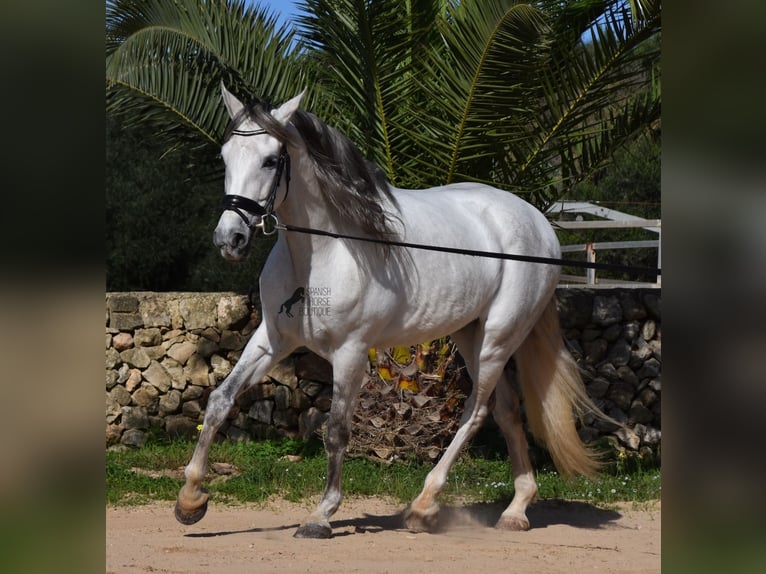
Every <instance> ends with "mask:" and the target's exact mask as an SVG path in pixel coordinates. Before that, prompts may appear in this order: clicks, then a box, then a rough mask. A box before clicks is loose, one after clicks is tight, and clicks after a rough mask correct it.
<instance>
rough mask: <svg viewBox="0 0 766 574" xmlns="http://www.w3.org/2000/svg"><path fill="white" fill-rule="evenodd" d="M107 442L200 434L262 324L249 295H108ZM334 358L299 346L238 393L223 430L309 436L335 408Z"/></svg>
mask: <svg viewBox="0 0 766 574" xmlns="http://www.w3.org/2000/svg"><path fill="white" fill-rule="evenodd" d="M106 303H107V315H106V321H107V328H106V442H107V445H113V444H118V443H119V444H123V445H128V446H134V447H140V446H142V445H143V444H144V443H145V442H146V439H147V438H148V436H149V434H151V433H154V434H156V435H158V436H169V437H176V436H194V435H196V434H197V432H198V425H200V424H202V422H203V417H204V409H205V406H206V404H207V400H208V397H209V396H210V393H211V392H212V391H213V389H214V388H215V387H216V386H217V385H218V384H220V382H221V381H223V380H224V379H225V378H226V376H227V375H228V374H229V373H230V372H231V370H232V368H233V366H234V365H235V364H236V362H237V360H238V359H239V357H240V355H241V352H242V349H243V348H244V346H245V344H246V343H247V340H248V338H249V336H250V335H251V334H252V331H253V330H254V328H255V327H256V326H257V317H256V316H255V313H253V312H251V310H250V307H249V305H248V301H247V298H246V297H244V296H241V295H235V294H231V293H223V294H220V293H218V294H216V293H204V294H203V293H185V294H174V293H165V294H155V293H119V294H109V295H107V301H106ZM331 380H332V376H331V369H330V367H329V365H328V364H327V363H326V362H324V361H322V360H321V359H319V358H318V357H316V356H315V355H313V354H310V353H296V354H294V355H293V356H291V357H290V358H289V359H287V360H286V361H284V362H283V363H281V364H280V365H279V366H278V367H277V368H276V369H274V370H273V371H272V372H271V373H270V374H269V376H267V377H265V378H264V379H263V380H262V381H260V382H259V383H258V384H256V385H255V386H254V387H253V388H252V389H251V390H250V391H248V392H246V393H245V394H243V395H242V396H240V397H239V398H238V399H237V402H236V405H235V406H234V408H233V409H232V410H231V412H230V414H229V418H228V420H227V421H226V423H225V424H224V425H223V426H222V428H221V429H220V431H219V432H220V433H221V436H222V437H228V438H231V439H235V440H241V439H246V438H249V437H250V436H258V437H271V436H277V435H287V436H296V435H298V434H303V435H306V436H308V435H309V434H311V433H313V432H314V431H315V430H316V429H317V428H319V426H321V424H322V423H323V422H324V420H325V419H326V417H327V414H326V413H327V411H329V408H330V397H331V386H330V382H331Z"/></svg>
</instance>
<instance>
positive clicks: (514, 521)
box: [495, 516, 529, 532]
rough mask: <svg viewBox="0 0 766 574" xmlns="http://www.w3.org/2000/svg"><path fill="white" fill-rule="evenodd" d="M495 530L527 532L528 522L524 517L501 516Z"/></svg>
mask: <svg viewBox="0 0 766 574" xmlns="http://www.w3.org/2000/svg"><path fill="white" fill-rule="evenodd" d="M495 528H498V529H500V530H513V531H515V532H521V531H524V530H529V520H527V517H526V516H501V517H500V520H498V521H497V524H495Z"/></svg>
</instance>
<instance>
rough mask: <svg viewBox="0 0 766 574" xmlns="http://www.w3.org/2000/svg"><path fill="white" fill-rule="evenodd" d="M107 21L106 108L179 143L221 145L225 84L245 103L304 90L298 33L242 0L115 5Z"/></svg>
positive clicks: (149, 0)
mask: <svg viewBox="0 0 766 574" xmlns="http://www.w3.org/2000/svg"><path fill="white" fill-rule="evenodd" d="M106 24H107V37H106V55H107V57H106V90H107V91H106V94H107V111H108V112H110V113H119V114H121V115H123V117H125V118H127V119H129V120H130V121H132V122H134V123H143V124H147V123H149V124H152V125H154V126H155V127H156V129H157V134H158V137H164V138H166V139H167V141H168V142H169V143H171V142H172V143H173V144H174V145H182V146H191V147H197V148H198V147H206V146H209V145H211V144H215V146H217V145H218V144H219V143H220V138H221V135H222V133H223V130H224V127H225V125H226V121H227V117H226V114H225V111H224V108H223V106H222V105H221V101H220V93H219V85H220V81H221V80H223V81H225V82H226V84H227V86H229V87H230V89H231V90H232V91H234V92H235V93H237V94H238V95H239V96H240V97H242V98H243V99H246V100H251V99H254V98H257V99H261V100H267V101H282V100H283V99H287V98H288V97H291V96H292V95H294V94H295V93H296V92H297V91H300V89H302V86H301V83H302V82H301V75H300V73H299V69H298V67H297V66H295V65H291V60H293V59H294V58H295V55H294V52H293V48H292V39H293V33H292V32H291V31H290V30H288V29H287V28H280V27H278V26H277V22H276V18H275V17H274V16H273V15H272V14H271V13H269V12H268V11H267V10H264V9H261V8H257V7H250V6H248V5H247V4H246V3H245V2H244V1H243V0H230V1H224V2H204V1H202V0H114V1H110V2H107V17H106Z"/></svg>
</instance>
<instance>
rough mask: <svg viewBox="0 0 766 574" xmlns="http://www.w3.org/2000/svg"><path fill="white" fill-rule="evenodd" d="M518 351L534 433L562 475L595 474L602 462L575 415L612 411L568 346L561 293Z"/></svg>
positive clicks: (552, 301) (553, 299) (525, 399)
mask: <svg viewBox="0 0 766 574" xmlns="http://www.w3.org/2000/svg"><path fill="white" fill-rule="evenodd" d="M515 357H516V367H517V369H518V375H519V383H520V386H521V391H522V393H523V395H524V405H525V408H526V413H527V421H528V423H529V427H530V430H531V431H532V434H533V435H534V436H535V438H536V439H537V440H538V441H540V442H541V443H542V444H543V446H545V447H546V448H547V449H548V451H549V452H550V453H551V456H552V457H553V462H554V464H555V465H556V468H557V469H558V471H559V472H560V473H561V474H562V475H564V476H573V475H578V474H579V475H584V476H588V477H593V476H595V475H596V474H597V473H598V471H599V469H600V468H601V466H602V465H601V463H600V462H599V457H598V455H597V454H596V453H595V452H594V451H593V450H592V449H590V448H588V447H587V446H586V445H584V444H583V443H582V441H581V440H580V437H579V436H578V434H577V430H576V428H575V416H578V417H581V416H582V415H583V414H584V413H586V412H591V411H592V412H594V413H595V414H596V415H597V416H599V417H604V418H608V417H606V415H604V414H603V413H601V412H600V411H599V409H598V407H596V405H595V404H593V401H591V399H590V397H588V394H587V393H586V391H585V386H584V385H583V382H582V378H581V377H580V372H579V369H578V367H577V363H575V361H574V359H573V358H572V355H570V354H569V351H567V349H566V347H565V346H564V340H563V338H562V336H561V327H560V325H559V316H558V310H557V309H556V299H555V297H552V298H551V301H550V302H549V303H548V306H547V307H546V308H545V311H544V312H543V315H542V317H541V318H540V320H539V321H538V323H537V324H536V325H535V327H534V328H533V329H532V332H531V333H530V334H529V336H528V337H527V339H526V340H525V341H524V343H522V345H521V347H520V348H519V350H518V351H517V352H516V355H515Z"/></svg>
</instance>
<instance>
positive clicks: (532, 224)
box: [394, 182, 560, 257]
mask: <svg viewBox="0 0 766 574" xmlns="http://www.w3.org/2000/svg"><path fill="white" fill-rule="evenodd" d="M394 196H395V197H396V199H397V201H398V202H399V210H398V211H399V213H398V215H399V217H400V218H401V220H402V224H403V228H404V229H403V232H404V235H403V236H404V238H405V240H406V241H411V242H413V243H414V242H423V243H425V242H430V243H432V244H435V245H443V246H448V247H459V248H464V249H474V250H484V251H501V252H505V253H515V254H519V255H536V256H542V257H558V256H559V252H560V251H559V244H558V240H557V238H556V235H555V232H554V231H553V228H552V227H551V225H550V223H549V222H548V221H547V219H546V218H545V216H544V215H543V214H542V213H541V212H540V211H539V210H538V209H537V208H535V207H534V206H533V205H531V204H530V203H528V202H527V201H525V200H524V199H522V198H521V197H519V196H517V195H515V194H513V193H511V192H508V191H503V190H501V189H497V188H495V187H491V186H489V185H485V184H481V183H473V182H462V183H454V184H450V185H446V186H440V187H433V188H428V189H423V190H404V189H398V190H395V192H394Z"/></svg>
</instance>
